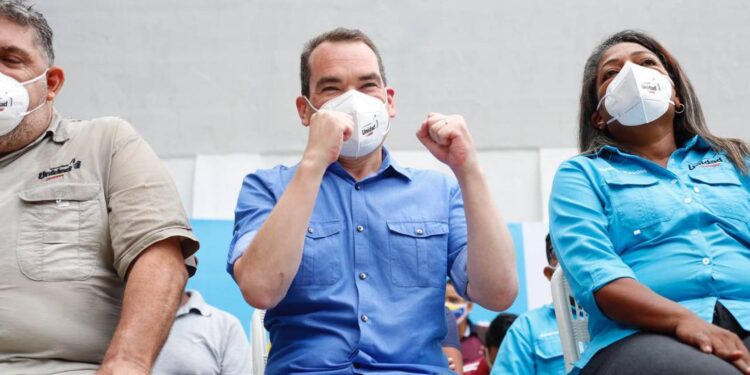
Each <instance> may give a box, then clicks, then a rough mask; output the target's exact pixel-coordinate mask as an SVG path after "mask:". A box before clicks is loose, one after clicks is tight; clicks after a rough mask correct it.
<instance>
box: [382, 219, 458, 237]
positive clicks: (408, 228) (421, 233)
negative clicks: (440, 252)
mask: <svg viewBox="0 0 750 375" xmlns="http://www.w3.org/2000/svg"><path fill="white" fill-rule="evenodd" d="M388 229H390V230H391V232H395V233H398V234H401V235H404V236H409V237H430V236H439V235H442V234H446V233H448V223H447V222H443V221H389V222H388Z"/></svg>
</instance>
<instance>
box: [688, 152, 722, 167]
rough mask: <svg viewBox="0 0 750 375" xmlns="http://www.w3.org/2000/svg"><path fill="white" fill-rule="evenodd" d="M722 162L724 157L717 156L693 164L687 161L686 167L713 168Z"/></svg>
mask: <svg viewBox="0 0 750 375" xmlns="http://www.w3.org/2000/svg"><path fill="white" fill-rule="evenodd" d="M723 162H724V159H722V158H721V156H719V157H718V158H716V159H705V160H701V161H700V162H698V163H695V164H690V163H688V168H689V169H690V170H691V171H692V170H693V169H695V168H714V167H718V166H720V165H721V163H723Z"/></svg>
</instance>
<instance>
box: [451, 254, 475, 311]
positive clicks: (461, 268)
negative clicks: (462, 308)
mask: <svg viewBox="0 0 750 375" xmlns="http://www.w3.org/2000/svg"><path fill="white" fill-rule="evenodd" d="M450 278H451V281H452V282H453V288H454V289H456V292H457V293H458V295H460V296H461V297H463V298H464V299H465V300H467V301H471V299H470V298H469V293H468V290H467V288H468V287H469V276H468V275H467V274H466V248H463V250H461V251H460V252H459V253H458V255H457V256H456V259H454V260H453V267H451V271H450Z"/></svg>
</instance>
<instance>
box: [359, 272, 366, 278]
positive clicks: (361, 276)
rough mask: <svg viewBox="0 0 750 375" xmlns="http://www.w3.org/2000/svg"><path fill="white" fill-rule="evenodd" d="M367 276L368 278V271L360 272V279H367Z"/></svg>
mask: <svg viewBox="0 0 750 375" xmlns="http://www.w3.org/2000/svg"><path fill="white" fill-rule="evenodd" d="M366 278H367V274H366V273H364V272H360V273H359V279H360V280H364V279H366Z"/></svg>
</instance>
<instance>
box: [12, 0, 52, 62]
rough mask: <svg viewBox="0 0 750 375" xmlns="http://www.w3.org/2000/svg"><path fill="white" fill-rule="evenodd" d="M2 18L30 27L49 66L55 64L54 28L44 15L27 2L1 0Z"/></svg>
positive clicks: (22, 0)
mask: <svg viewBox="0 0 750 375" xmlns="http://www.w3.org/2000/svg"><path fill="white" fill-rule="evenodd" d="M0 17H2V18H5V19H8V20H9V21H12V22H13V23H16V24H18V25H20V26H25V27H30V28H32V29H33V30H34V33H35V34H36V44H37V46H38V47H40V48H41V52H42V56H44V57H45V58H46V60H47V65H52V63H54V62H55V50H54V49H53V48H52V36H53V34H52V28H50V27H49V24H48V23H47V20H46V19H45V18H44V15H43V14H42V13H40V12H39V11H37V10H36V9H34V7H33V6H32V5H29V4H28V2H27V1H26V0H0Z"/></svg>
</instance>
